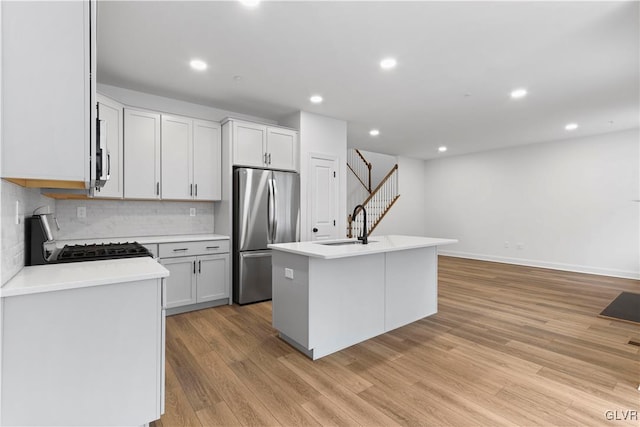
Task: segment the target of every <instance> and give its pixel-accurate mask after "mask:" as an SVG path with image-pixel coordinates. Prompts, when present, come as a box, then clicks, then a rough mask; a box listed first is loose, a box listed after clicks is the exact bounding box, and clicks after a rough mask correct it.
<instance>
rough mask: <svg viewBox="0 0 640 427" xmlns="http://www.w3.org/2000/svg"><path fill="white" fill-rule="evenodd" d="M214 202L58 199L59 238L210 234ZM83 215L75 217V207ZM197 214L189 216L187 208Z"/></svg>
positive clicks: (76, 213) (76, 211) (76, 214)
mask: <svg viewBox="0 0 640 427" xmlns="http://www.w3.org/2000/svg"><path fill="white" fill-rule="evenodd" d="M213 206H214V205H213V202H197V203H195V202H166V201H155V200H154V201H131V200H126V201H123V200H95V199H94V200H58V201H57V202H56V208H55V210H56V217H57V218H58V223H59V224H60V230H59V231H58V235H57V238H58V239H85V238H94V237H121V236H122V237H127V236H156V235H176V234H202V233H213V223H214V216H213ZM81 207H84V208H85V209H86V217H85V218H78V208H81ZM192 208H195V209H196V215H195V216H190V209H192Z"/></svg>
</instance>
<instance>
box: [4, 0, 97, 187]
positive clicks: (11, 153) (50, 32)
mask: <svg viewBox="0 0 640 427" xmlns="http://www.w3.org/2000/svg"><path fill="white" fill-rule="evenodd" d="M0 7H1V8H2V13H1V15H2V23H1V31H2V33H1V37H0V39H1V40H2V73H1V74H2V104H3V105H2V107H3V108H2V155H1V158H2V176H3V177H6V178H14V179H20V180H22V182H21V183H22V184H23V185H27V186H36V187H37V186H49V187H59V188H89V182H90V179H91V177H90V172H89V159H90V151H91V147H90V146H91V143H92V133H93V129H92V128H93V127H94V123H93V122H94V119H95V109H93V111H92V108H91V106H92V105H93V106H95V104H94V95H95V85H94V84H93V82H91V73H92V72H93V70H94V69H95V58H92V56H91V47H92V45H93V48H95V37H94V36H95V25H94V24H95V3H94V2H88V1H69V2H63V1H56V2H29V1H3V2H0ZM94 56H95V55H94ZM92 115H93V119H92ZM41 180H46V182H38V181H41Z"/></svg>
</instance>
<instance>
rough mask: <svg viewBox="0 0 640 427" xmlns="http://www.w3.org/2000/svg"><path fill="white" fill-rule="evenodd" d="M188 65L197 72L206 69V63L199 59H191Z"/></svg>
mask: <svg viewBox="0 0 640 427" xmlns="http://www.w3.org/2000/svg"><path fill="white" fill-rule="evenodd" d="M189 65H191V68H193V69H194V70H197V71H204V70H206V69H207V63H206V62H204V61H203V60H201V59H192V60H191V62H189Z"/></svg>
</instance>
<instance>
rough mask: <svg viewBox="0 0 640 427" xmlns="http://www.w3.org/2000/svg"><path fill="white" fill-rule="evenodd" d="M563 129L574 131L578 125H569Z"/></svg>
mask: <svg viewBox="0 0 640 427" xmlns="http://www.w3.org/2000/svg"><path fill="white" fill-rule="evenodd" d="M564 128H565V129H566V130H576V129H578V124H577V123H569V124H568V125H566V126H565V127H564Z"/></svg>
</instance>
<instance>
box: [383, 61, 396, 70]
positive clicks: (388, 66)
mask: <svg viewBox="0 0 640 427" xmlns="http://www.w3.org/2000/svg"><path fill="white" fill-rule="evenodd" d="M396 65H398V61H396V59H395V58H385V59H383V60H382V61H380V68H382V69H383V70H390V69H392V68H396Z"/></svg>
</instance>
